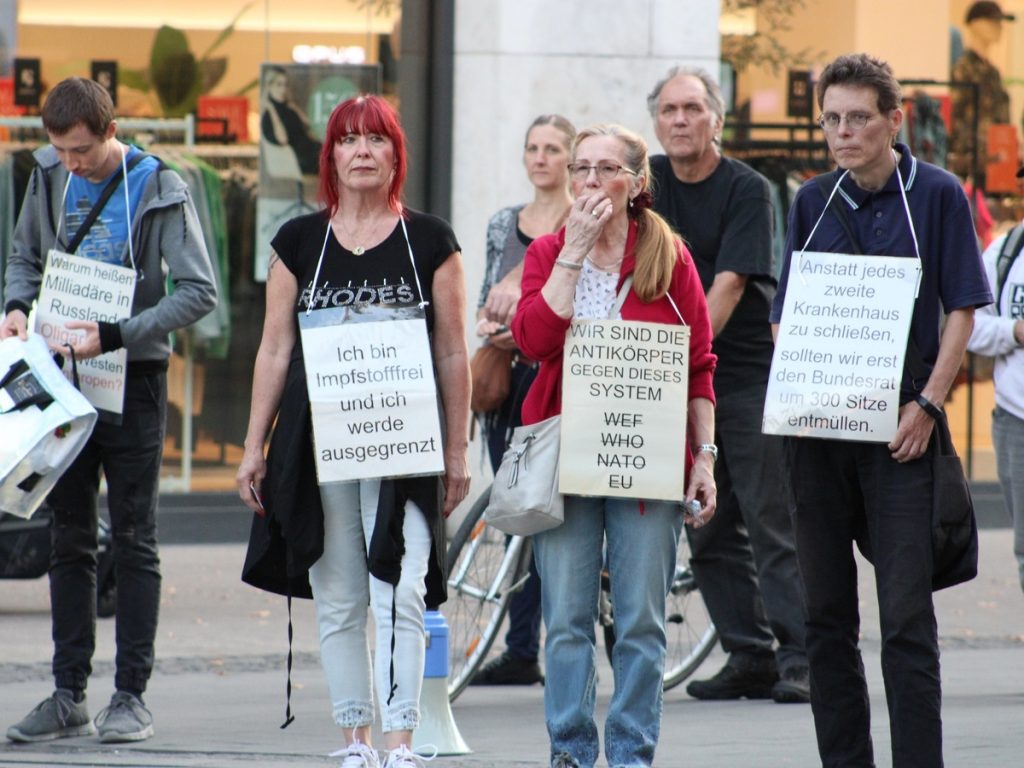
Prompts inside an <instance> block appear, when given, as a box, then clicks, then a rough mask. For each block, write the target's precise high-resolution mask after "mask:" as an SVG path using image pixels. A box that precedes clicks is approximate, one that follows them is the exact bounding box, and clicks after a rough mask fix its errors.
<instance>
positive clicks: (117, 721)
mask: <svg viewBox="0 0 1024 768" xmlns="http://www.w3.org/2000/svg"><path fill="white" fill-rule="evenodd" d="M96 728H97V729H98V730H99V733H100V741H102V742H104V743H107V744H110V743H116V742H122V741H143V740H145V739H148V738H149V737H150V736H152V735H153V716H152V715H151V714H149V710H148V709H146V705H145V704H143V703H142V699H140V698H139V697H138V696H133V695H132V694H130V693H126V692H125V691H118V692H117V693H115V694H114V695H113V696H112V697H111V699H110V705H109V706H108V707H106V708H105V709H103V710H101V711H100V713H99V714H98V715H96Z"/></svg>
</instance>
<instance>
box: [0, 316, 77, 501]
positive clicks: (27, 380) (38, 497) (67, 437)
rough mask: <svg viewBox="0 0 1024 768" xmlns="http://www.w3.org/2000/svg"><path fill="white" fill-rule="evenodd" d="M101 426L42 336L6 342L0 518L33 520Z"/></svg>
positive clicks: (1, 357) (0, 410)
mask: <svg viewBox="0 0 1024 768" xmlns="http://www.w3.org/2000/svg"><path fill="white" fill-rule="evenodd" d="M95 424H96V409H95V408H93V407H92V405H90V404H89V401H88V400H86V399H85V396H84V395H83V394H82V393H81V392H79V391H78V390H77V389H75V387H74V385H72V384H71V382H69V381H68V380H67V379H66V378H65V377H64V374H63V373H62V372H61V370H60V368H59V367H58V366H57V364H56V363H55V362H54V359H53V355H52V353H51V352H50V350H49V348H48V347H47V346H46V343H45V342H44V341H43V339H42V337H41V336H39V335H37V334H32V335H30V336H29V338H28V341H22V340H21V339H19V338H18V337H17V336H12V337H10V338H7V339H4V340H3V341H2V342H0V434H2V435H3V439H0V512H8V513H10V514H12V515H17V516H18V517H24V518H28V517H31V516H32V513H33V512H35V511H36V509H38V508H39V505H40V504H42V502H43V500H44V499H45V498H46V496H47V494H48V493H49V492H50V491H51V490H52V489H53V486H54V485H55V484H56V482H57V480H58V479H60V476H61V475H62V474H64V472H65V471H66V470H67V468H68V467H69V466H70V465H71V462H73V461H74V460H75V457H76V456H78V454H79V452H80V451H81V450H82V448H83V447H84V446H85V443H86V441H87V440H88V439H89V435H91V434H92V429H93V426H94V425H95Z"/></svg>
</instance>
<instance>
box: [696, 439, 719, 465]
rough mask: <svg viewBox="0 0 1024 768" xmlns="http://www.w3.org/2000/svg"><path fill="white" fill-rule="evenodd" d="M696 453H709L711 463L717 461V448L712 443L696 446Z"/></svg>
mask: <svg viewBox="0 0 1024 768" xmlns="http://www.w3.org/2000/svg"><path fill="white" fill-rule="evenodd" d="M697 453H710V454H711V461H712V462H714V461H717V460H718V446H717V445H715V444H714V443H701V444H700V445H698V446H697Z"/></svg>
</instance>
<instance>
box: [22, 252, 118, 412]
mask: <svg viewBox="0 0 1024 768" xmlns="http://www.w3.org/2000/svg"><path fill="white" fill-rule="evenodd" d="M135 280H136V276H135V270H134V269H131V268H130V267H122V266H120V265H117V264H107V263H105V262H102V261H97V260H96V259H87V258H83V257H82V256H75V255H73V254H69V253H61V252H60V251H57V250H51V251H50V252H49V254H48V258H47V263H46V271H45V272H44V273H43V284H42V288H41V289H40V291H39V299H38V301H37V302H36V308H35V326H34V327H35V330H36V333H38V334H40V335H41V336H42V337H43V339H44V340H45V341H46V343H47V344H50V345H53V346H58V347H59V346H60V345H61V344H64V343H65V342H67V341H70V340H72V339H80V338H81V337H82V336H84V332H83V331H73V330H69V329H68V328H66V327H65V326H64V324H65V323H66V322H67V321H69V320H86V321H93V322H106V323H116V322H117V321H119V320H124V319H125V318H127V317H129V316H130V315H131V311H132V301H134V299H135ZM77 362H78V379H79V382H80V383H81V388H82V394H83V395H85V397H86V399H87V400H88V401H89V402H90V403H92V405H93V407H95V408H96V409H97V410H101V411H109V412H111V413H116V414H120V413H121V412H122V411H123V409H124V382H125V375H126V373H127V370H128V351H127V350H126V349H124V348H121V349H118V350H115V351H113V352H107V353H106V354H103V355H99V356H98V357H93V358H90V359H88V360H78V361H77ZM64 370H65V373H66V375H67V376H68V377H69V378H70V376H71V366H65V369H64Z"/></svg>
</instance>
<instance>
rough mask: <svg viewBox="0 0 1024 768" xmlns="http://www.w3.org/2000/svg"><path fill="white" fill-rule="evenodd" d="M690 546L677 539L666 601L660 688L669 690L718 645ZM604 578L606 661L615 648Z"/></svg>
mask: <svg viewBox="0 0 1024 768" xmlns="http://www.w3.org/2000/svg"><path fill="white" fill-rule="evenodd" d="M689 552H690V547H689V544H688V543H687V540H686V535H685V534H683V536H682V537H680V542H679V552H678V554H677V555H676V575H675V578H674V579H673V580H672V588H671V590H670V591H669V594H668V599H667V600H666V602H665V639H666V655H665V671H664V674H663V678H662V679H663V688H664V690H666V691H668V690H671V689H672V688H675V687H676V686H677V685H679V684H680V683H681V682H683V680H685V679H686V678H688V677H689V676H690V675H692V674H693V673H694V672H695V671H696V670H697V667H699V666H700V665H701V663H702V662H703V661H704V659H706V658H707V657H708V654H710V653H711V651H713V650H714V648H715V643H716V642H718V632H717V631H716V630H715V625H714V623H713V622H712V621H711V617H710V616H709V615H708V609H707V606H705V605H704V599H703V598H702V597H701V594H700V589H699V588H698V587H697V581H696V579H694V577H693V571H691V570H690V565H689V563H690V554H689ZM608 589H609V583H608V579H607V578H606V577H602V579H601V590H602V594H601V608H600V614H601V623H602V625H603V629H604V647H605V652H606V653H607V654H608V661H609V662H610V661H611V659H612V649H613V648H614V647H615V621H614V618H615V614H614V607H613V606H612V604H611V595H610V593H609V592H608Z"/></svg>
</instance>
